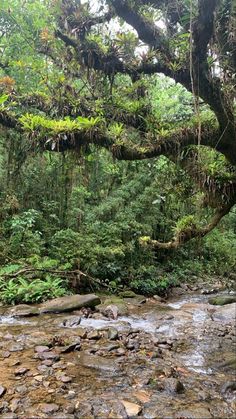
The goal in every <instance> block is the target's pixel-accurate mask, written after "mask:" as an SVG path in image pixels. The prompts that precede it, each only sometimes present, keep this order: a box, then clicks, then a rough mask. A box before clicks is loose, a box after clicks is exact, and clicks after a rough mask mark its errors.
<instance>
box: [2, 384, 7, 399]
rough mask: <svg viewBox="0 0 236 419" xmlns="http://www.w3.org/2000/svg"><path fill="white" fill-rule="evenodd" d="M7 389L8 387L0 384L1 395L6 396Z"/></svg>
mask: <svg viewBox="0 0 236 419" xmlns="http://www.w3.org/2000/svg"><path fill="white" fill-rule="evenodd" d="M6 391H7V389H6V387H4V386H2V385H1V384H0V397H2V396H4V394H5V393H6Z"/></svg>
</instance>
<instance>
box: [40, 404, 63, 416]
mask: <svg viewBox="0 0 236 419" xmlns="http://www.w3.org/2000/svg"><path fill="white" fill-rule="evenodd" d="M40 410H41V411H42V412H43V413H46V414H51V413H55V412H57V411H58V410H59V406H58V405H57V404H55V403H42V404H41V406H40Z"/></svg>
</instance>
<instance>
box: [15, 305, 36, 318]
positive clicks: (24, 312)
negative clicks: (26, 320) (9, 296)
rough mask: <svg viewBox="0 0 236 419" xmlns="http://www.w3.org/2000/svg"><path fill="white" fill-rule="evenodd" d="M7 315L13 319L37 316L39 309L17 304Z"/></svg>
mask: <svg viewBox="0 0 236 419" xmlns="http://www.w3.org/2000/svg"><path fill="white" fill-rule="evenodd" d="M8 314H9V315H11V316H14V317H30V316H37V315H38V314H39V309H38V307H34V306H30V305H28V304H19V305H17V306H15V307H13V308H11V309H10V310H9V312H8Z"/></svg>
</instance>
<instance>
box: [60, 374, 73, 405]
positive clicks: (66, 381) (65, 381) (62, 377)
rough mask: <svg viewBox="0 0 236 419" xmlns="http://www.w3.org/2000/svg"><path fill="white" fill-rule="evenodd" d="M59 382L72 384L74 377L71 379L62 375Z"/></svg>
mask: <svg viewBox="0 0 236 419" xmlns="http://www.w3.org/2000/svg"><path fill="white" fill-rule="evenodd" d="M59 380H60V381H62V382H63V383H70V382H71V381H72V377H69V376H68V375H61V376H60V377H59ZM72 413H73V412H72Z"/></svg>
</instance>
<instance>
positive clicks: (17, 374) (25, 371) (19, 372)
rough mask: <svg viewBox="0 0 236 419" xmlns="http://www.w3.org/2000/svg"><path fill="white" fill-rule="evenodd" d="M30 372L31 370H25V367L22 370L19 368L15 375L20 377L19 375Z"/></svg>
mask: <svg viewBox="0 0 236 419" xmlns="http://www.w3.org/2000/svg"><path fill="white" fill-rule="evenodd" d="M28 371H29V368H24V367H21V368H17V369H16V370H15V372H14V374H15V376H16V377H17V376H19V375H25V374H26V373H27V372H28Z"/></svg>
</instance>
